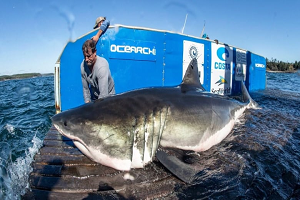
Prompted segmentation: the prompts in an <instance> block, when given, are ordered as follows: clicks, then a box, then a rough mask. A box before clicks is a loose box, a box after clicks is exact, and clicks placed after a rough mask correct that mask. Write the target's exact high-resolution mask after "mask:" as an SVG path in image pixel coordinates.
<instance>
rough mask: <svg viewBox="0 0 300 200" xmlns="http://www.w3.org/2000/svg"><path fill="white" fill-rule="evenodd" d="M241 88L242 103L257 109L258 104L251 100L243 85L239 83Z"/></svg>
mask: <svg viewBox="0 0 300 200" xmlns="http://www.w3.org/2000/svg"><path fill="white" fill-rule="evenodd" d="M241 88H242V101H243V102H245V103H248V106H249V107H251V108H258V107H259V106H258V104H257V103H256V102H255V101H254V100H253V99H252V98H251V96H250V94H249V92H248V90H247V88H246V86H245V84H244V82H243V81H241Z"/></svg>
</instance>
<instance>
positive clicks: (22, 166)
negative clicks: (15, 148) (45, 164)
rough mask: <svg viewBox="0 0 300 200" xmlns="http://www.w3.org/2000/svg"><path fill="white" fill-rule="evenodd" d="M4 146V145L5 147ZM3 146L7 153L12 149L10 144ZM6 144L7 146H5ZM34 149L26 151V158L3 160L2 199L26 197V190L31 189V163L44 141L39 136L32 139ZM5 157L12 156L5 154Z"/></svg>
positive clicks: (0, 169) (0, 171) (0, 181)
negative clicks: (29, 179)
mask: <svg viewBox="0 0 300 200" xmlns="http://www.w3.org/2000/svg"><path fill="white" fill-rule="evenodd" d="M3 144H4V145H3ZM3 144H1V149H2V148H3V146H5V147H6V148H5V149H6V150H5V151H6V152H7V151H8V150H9V149H10V147H9V144H8V143H3ZM5 144H6V145H5ZM32 144H33V146H32V147H29V149H28V150H26V156H25V157H19V158H17V159H16V160H15V162H12V161H11V159H7V158H6V161H5V162H4V161H3V160H4V159H5V158H1V160H0V161H2V162H1V168H0V175H1V179H0V188H1V193H0V199H20V196H21V195H24V194H25V192H26V190H27V189H29V188H30V187H29V182H28V178H29V174H30V173H31V172H32V167H31V163H32V161H33V158H34V155H35V154H36V153H37V152H38V151H39V149H40V148H41V146H42V144H43V141H42V140H41V139H39V138H38V137H37V136H34V137H33V139H32ZM3 155H4V156H6V157H7V155H9V157H10V155H11V153H10V154H7V153H4V154H3Z"/></svg>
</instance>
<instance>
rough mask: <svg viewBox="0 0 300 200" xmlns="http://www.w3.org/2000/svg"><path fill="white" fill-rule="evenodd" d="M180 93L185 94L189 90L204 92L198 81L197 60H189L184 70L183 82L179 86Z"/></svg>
mask: <svg viewBox="0 0 300 200" xmlns="http://www.w3.org/2000/svg"><path fill="white" fill-rule="evenodd" d="M180 87H181V92H183V93H185V92H188V91H191V90H199V89H200V90H203V91H204V90H205V89H204V87H203V86H202V85H201V83H200V81H199V71H198V64H197V59H196V58H194V59H193V60H191V62H190V64H189V66H188V68H187V69H186V72H185V75H184V77H183V80H182V82H181V84H180Z"/></svg>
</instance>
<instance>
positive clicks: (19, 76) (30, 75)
mask: <svg viewBox="0 0 300 200" xmlns="http://www.w3.org/2000/svg"><path fill="white" fill-rule="evenodd" d="M47 75H53V73H49V74H40V73H25V74H14V75H2V76H0V81H5V80H11V79H23V78H33V77H38V76H47Z"/></svg>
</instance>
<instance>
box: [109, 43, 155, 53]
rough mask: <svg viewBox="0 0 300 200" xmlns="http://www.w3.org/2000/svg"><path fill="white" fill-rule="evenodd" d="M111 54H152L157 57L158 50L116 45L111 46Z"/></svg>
mask: <svg viewBox="0 0 300 200" xmlns="http://www.w3.org/2000/svg"><path fill="white" fill-rule="evenodd" d="M110 51H111V52H118V53H140V54H146V55H149V54H152V55H156V49H155V48H153V49H152V50H151V49H150V48H149V47H135V46H128V45H115V44H112V45H111V46H110Z"/></svg>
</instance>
